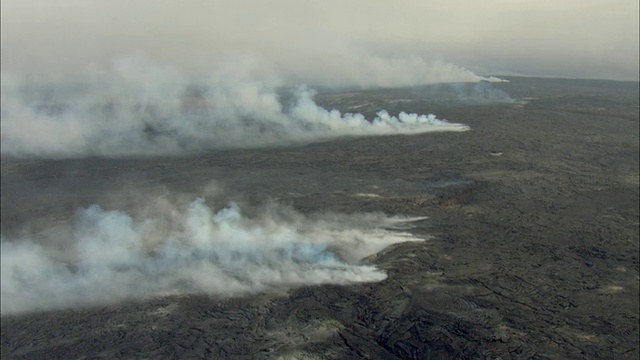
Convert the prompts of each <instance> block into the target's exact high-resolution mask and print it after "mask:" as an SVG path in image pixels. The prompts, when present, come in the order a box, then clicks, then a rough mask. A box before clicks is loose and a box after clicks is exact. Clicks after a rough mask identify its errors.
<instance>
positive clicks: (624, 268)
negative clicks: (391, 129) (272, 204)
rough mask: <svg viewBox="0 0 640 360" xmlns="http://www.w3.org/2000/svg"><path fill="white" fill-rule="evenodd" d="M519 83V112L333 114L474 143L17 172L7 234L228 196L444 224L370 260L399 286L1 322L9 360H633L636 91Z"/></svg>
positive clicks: (420, 97)
mask: <svg viewBox="0 0 640 360" xmlns="http://www.w3.org/2000/svg"><path fill="white" fill-rule="evenodd" d="M510 80H511V82H510V83H504V84H496V85H493V88H495V89H498V90H500V89H501V90H504V91H505V92H506V93H507V94H509V95H510V96H511V97H512V98H513V99H515V100H514V101H506V99H505V98H500V97H499V96H497V95H496V96H493V95H492V94H490V93H487V91H484V90H483V91H482V92H481V93H480V95H482V96H476V95H478V94H476V93H473V91H467V90H468V89H466V88H464V87H463V88H462V90H460V88H452V87H447V86H442V87H441V88H435V87H417V88H409V89H388V90H369V91H333V92H329V91H325V92H321V93H320V94H319V95H318V96H317V100H318V102H319V103H320V104H323V105H325V106H326V107H331V108H337V109H340V110H342V111H348V112H349V111H350V112H363V113H365V114H367V115H372V114H374V113H375V111H377V110H379V109H382V108H385V109H387V110H388V111H389V112H390V113H394V112H397V111H400V110H403V111H408V112H418V113H429V112H434V113H436V114H437V115H438V117H439V118H445V119H448V120H450V121H453V122H461V123H465V124H468V125H470V126H471V128H472V130H471V131H469V132H462V133H427V134H424V135H416V136H390V137H370V138H353V139H339V140H335V141H330V142H324V143H317V144H310V145H305V146H299V147H287V148H279V149H266V150H265V149H260V150H244V151H218V152H211V153H208V154H205V155H200V156H196V157H189V158H153V159H99V158H95V159H77V160H17V159H9V158H3V159H2V231H3V235H4V234H18V233H20V232H21V231H26V230H25V229H26V228H24V227H23V226H22V224H23V223H24V222H26V219H38V221H31V222H30V224H29V231H33V229H34V228H36V229H37V228H43V229H44V228H46V227H47V226H48V224H52V223H56V222H60V221H66V220H67V219H69V218H70V217H72V216H73V214H74V211H75V210H76V209H77V208H78V207H81V206H86V205H87V204H91V203H100V204H102V205H103V206H105V207H106V208H122V207H127V206H133V205H131V204H130V203H131V202H135V201H136V200H135V199H136V197H135V196H134V195H135V193H136V192H137V191H138V190H139V189H147V190H148V189H153V188H158V189H160V188H161V189H165V190H166V191H170V192H180V193H185V194H200V193H201V192H202V189H203V188H206V186H207V185H208V184H210V182H211V181H212V180H215V182H216V184H219V186H221V187H223V188H224V189H225V194H227V196H229V197H230V198H234V199H240V201H241V202H244V203H246V204H260V203H262V202H264V201H266V200H275V201H277V202H279V203H283V204H290V205H292V206H293V207H294V208H295V209H297V210H298V211H301V212H303V213H313V212H318V211H335V212H369V211H382V212H385V213H387V214H391V215H393V214H406V215H419V216H428V217H429V218H428V219H427V220H423V221H420V222H418V223H416V224H415V227H414V228H413V229H412V230H411V231H412V232H415V233H416V234H419V235H425V236H427V235H430V236H432V238H430V240H428V241H425V242H421V243H404V244H399V245H396V246H393V247H391V248H389V249H386V250H385V251H383V252H382V253H379V254H377V255H374V256H371V257H370V258H368V259H367V261H371V262H373V263H375V264H377V265H378V266H379V267H381V268H383V269H386V271H387V273H388V274H389V277H388V279H387V280H385V281H382V282H380V283H373V284H357V285H350V286H318V287H304V288H297V289H291V290H289V291H285V292H278V293H269V294H263V295H258V296H253V297H248V298H234V299H218V298H214V297H207V296H177V295H176V296H169V297H165V298H158V299H151V300H148V301H132V302H128V303H124V304H117V305H111V306H102V307H97V308H80V309H72V310H59V311H49V312H43V313H32V314H24V315H16V316H3V317H2V334H1V345H2V357H3V358H7V359H41V358H120V357H122V358H177V357H181V358H280V357H282V358H285V359H287V358H291V359H293V358H308V359H314V358H371V359H394V358H398V359H400V358H402V359H410V358H419V359H430V358H432V359H433V358H442V359H444V358H460V359H474V358H477V359H484V358H487V359H498V358H500V359H548V358H549V359H581V358H590V359H596V358H610V359H637V358H638V357H639V356H640V350H639V348H638V340H639V330H638V321H639V312H638V306H639V302H638V301H639V300H638V295H639V286H638V284H639V267H638V251H639V248H638V241H639V233H638V226H639V222H638V219H639V214H638V212H639V210H638V196H639V194H638V179H639V176H638V174H639V168H638V166H639V161H638V151H639V144H638V136H639V131H638V125H639V119H638V117H639V107H638V105H639V103H638V83H632V82H611V81H596V80H559V79H535V78H517V77H513V78H510ZM465 89H466V90H465ZM461 91H462V93H461ZM497 100H500V101H497ZM132 194H133V195H132Z"/></svg>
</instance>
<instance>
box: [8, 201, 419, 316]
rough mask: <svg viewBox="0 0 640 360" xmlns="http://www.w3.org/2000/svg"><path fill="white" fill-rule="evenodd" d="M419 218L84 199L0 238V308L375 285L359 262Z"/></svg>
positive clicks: (375, 276)
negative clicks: (51, 220) (69, 219)
mask: <svg viewBox="0 0 640 360" xmlns="http://www.w3.org/2000/svg"><path fill="white" fill-rule="evenodd" d="M420 219H421V218H413V219H412V218H402V217H387V216H384V215H382V214H354V215H337V214H333V215H331V214H325V215H316V216H303V215H301V214H299V213H296V212H295V211H293V210H292V209H289V208H283V207H281V206H275V205H274V206H271V207H268V208H267V209H266V210H263V211H260V212H258V214H257V215H255V216H252V217H249V216H244V215H243V214H242V212H241V211H240V209H239V207H238V206H237V205H236V204H234V203H230V204H229V205H228V206H226V207H224V208H222V209H221V210H219V211H217V212H214V211H213V210H212V209H211V208H210V207H209V206H207V204H206V203H205V201H204V199H202V198H198V199H196V200H195V201H193V202H191V203H190V204H188V205H186V206H178V205H175V204H173V203H169V202H168V200H165V201H156V202H155V203H154V206H153V210H152V211H151V213H149V212H146V214H145V215H144V216H141V217H140V216H136V215H130V214H128V213H125V212H123V211H106V210H103V209H102V208H101V207H99V206H97V205H93V206H90V207H88V208H85V209H81V210H80V211H78V214H77V216H76V219H75V222H74V224H73V226H72V227H70V228H69V229H67V230H60V229H51V230H50V231H48V232H44V233H40V234H35V235H32V236H31V237H30V238H29V237H27V238H13V239H9V238H6V237H4V236H3V237H2V242H1V247H2V248H1V256H2V259H1V260H2V261H1V269H0V270H1V272H0V273H1V277H2V278H1V280H2V281H1V287H2V288H1V302H0V303H1V306H2V307H1V312H2V314H3V315H4V314H11V313H20V312H28V311H34V310H44V309H54V308H67V307H74V306H82V305H95V304H108V303H115V302H118V301H122V300H125V299H141V298H148V297H152V296H162V295H166V294H185V293H203V294H210V295H215V296H219V297H230V296H240V295H245V294H250V293H257V292H262V291H268V290H275V289H286V288H290V287H294V286H301V285H309V284H347V283H354V282H372V281H380V280H383V279H385V278H386V274H385V273H384V272H383V271H381V270H379V269H377V268H376V267H375V266H372V265H367V264H363V263H361V259H362V258H363V257H366V256H367V255H369V254H372V253H376V252H378V251H380V250H382V249H383V248H385V247H387V246H389V245H391V244H394V243H399V242H404V241H420V240H422V239H419V238H416V237H414V236H412V235H411V234H410V233H408V232H406V231H402V229H404V228H406V226H407V223H409V222H411V221H415V220H420Z"/></svg>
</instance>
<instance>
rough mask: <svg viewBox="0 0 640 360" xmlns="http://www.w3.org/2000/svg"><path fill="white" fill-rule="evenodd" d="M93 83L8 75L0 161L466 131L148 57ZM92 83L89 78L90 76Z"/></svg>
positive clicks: (94, 77)
mask: <svg viewBox="0 0 640 360" xmlns="http://www.w3.org/2000/svg"><path fill="white" fill-rule="evenodd" d="M89 77H90V81H83V82H78V83H69V82H67V83H64V84H61V83H58V82H54V83H50V84H41V83H35V82H33V81H26V80H24V79H22V78H21V79H16V78H12V77H11V76H10V75H7V74H3V76H2V128H1V134H2V154H4V155H12V156H16V157H46V158H65V157H84V156H112V157H117V156H140V155H142V156H144V155H180V154H189V153H197V152H201V151H206V150H209V149H224V148H246V147H263V146H274V145H290V144H299V143H308V142H314V141H322V140H327V139H332V138H336V137H341V136H364V135H367V136H370V135H388V134H417V133H424V132H430V131H464V130H467V129H468V127H466V126H464V125H461V124H453V123H449V122H447V121H444V120H439V119H436V117H435V116H434V115H431V114H429V115H419V114H406V113H400V114H399V115H398V116H391V115H389V114H388V113H387V112H386V111H384V110H380V112H379V113H378V116H377V117H375V118H373V119H365V117H364V116H363V115H361V114H341V113H340V112H339V111H337V110H327V109H324V108H322V107H320V106H318V105H316V104H315V102H314V101H313V96H314V92H313V91H312V90H309V89H306V88H304V87H302V88H299V89H298V90H297V91H296V92H295V94H294V97H293V99H292V101H291V103H290V104H284V103H283V102H282V101H281V100H280V98H279V96H278V93H277V92H276V89H277V85H278V82H277V80H268V81H264V80H263V81H254V80H252V78H251V76H250V75H247V74H243V73H242V72H239V71H235V70H234V71H222V70H219V71H218V72H217V73H216V74H215V75H213V76H211V77H210V78H208V79H199V80H197V82H196V81H194V79H191V78H189V77H187V76H184V75H183V74H182V73H181V72H180V71H179V70H177V69H174V68H171V67H165V66H159V65H156V64H153V63H151V62H149V61H147V60H146V59H145V58H144V57H141V56H132V57H127V58H124V59H121V60H119V61H116V62H115V63H114V66H113V67H112V68H111V69H110V70H108V71H105V70H100V69H98V70H94V71H93V72H91V74H90V76H89ZM85 78H86V77H85Z"/></svg>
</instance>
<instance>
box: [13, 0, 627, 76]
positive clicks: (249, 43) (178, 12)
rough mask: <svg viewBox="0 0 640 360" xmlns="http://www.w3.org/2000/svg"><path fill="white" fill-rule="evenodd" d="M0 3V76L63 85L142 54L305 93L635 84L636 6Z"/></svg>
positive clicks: (613, 2) (353, 1) (375, 1)
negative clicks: (43, 77)
mask: <svg viewBox="0 0 640 360" xmlns="http://www.w3.org/2000/svg"><path fill="white" fill-rule="evenodd" d="M1 4H2V9H1V10H2V11H1V14H2V23H1V26H2V71H3V73H5V74H6V73H58V74H70V73H73V72H75V71H77V70H78V69H80V68H85V67H87V66H89V65H90V64H93V65H94V66H95V65H97V66H108V64H109V63H110V62H112V61H113V60H114V59H116V58H118V57H121V56H126V55H129V54H145V55H146V56H147V57H148V58H150V59H152V60H153V61H156V62H159V63H162V64H167V65H170V66H175V67H177V68H179V69H181V71H186V72H191V73H200V72H205V73H206V72H209V71H212V70H213V69H215V68H216V67H218V66H220V64H221V63H225V62H229V61H231V62H236V61H244V62H249V63H251V64H253V66H254V69H256V70H255V71H257V72H261V73H264V74H267V73H270V72H272V71H275V72H280V73H287V75H291V76H297V77H299V78H300V79H301V80H303V81H308V82H314V81H316V82H317V81H321V80H322V79H325V80H326V79H329V80H332V81H333V80H335V81H337V79H340V78H346V79H350V77H351V78H353V79H354V81H357V74H358V71H359V70H360V69H361V68H362V67H363V66H365V67H367V68H379V69H380V70H381V71H382V72H384V71H387V70H388V69H389V68H390V67H393V68H411V67H412V66H414V65H415V66H417V65H416V64H418V63H419V64H422V62H423V61H424V63H432V62H433V61H438V62H440V63H441V64H448V63H452V64H456V65H458V66H461V67H465V68H467V69H470V70H472V71H474V72H476V73H479V74H503V75H505V74H506V75H510V74H522V75H532V76H537V75H541V76H559V77H586V78H607V79H618V80H638V61H639V59H638V53H639V46H638V41H639V40H638V25H639V21H638V1H637V0H582V1H569V0H564V1H562V0H553V1H551V0H536V1H513V0H485V1H480V0H448V1H444V0H443V1H428V0H403V1H401V0H396V1H391V0H385V1H382V0H321V1H319V0H314V1H309V0H270V1H267V0H262V1H261V0H248V1H237V0H236V1H226V0H217V1H205V0H182V1H165V0H126V1H125V0H109V1H107V0H100V1H97V0H2V3H1ZM363 64H364V65H363ZM436 68H437V67H436ZM432 69H433V68H432ZM354 74H356V75H354ZM361 75H362V76H368V75H367V74H366V73H362V74H361Z"/></svg>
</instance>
